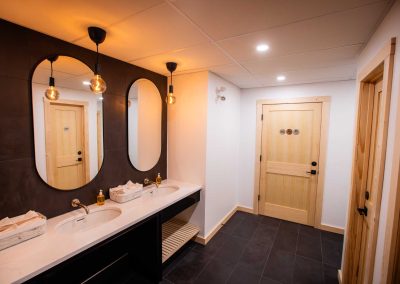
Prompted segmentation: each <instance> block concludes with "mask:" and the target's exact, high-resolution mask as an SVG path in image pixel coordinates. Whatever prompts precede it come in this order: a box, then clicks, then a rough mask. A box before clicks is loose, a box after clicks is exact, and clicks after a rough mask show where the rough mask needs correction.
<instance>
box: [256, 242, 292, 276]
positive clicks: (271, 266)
mask: <svg viewBox="0 0 400 284" xmlns="http://www.w3.org/2000/svg"><path fill="white" fill-rule="evenodd" d="M294 261H295V254H294V253H292V252H288V251H284V250H277V249H272V251H271V254H270V256H269V258H268V261H267V264H266V266H265V269H264V273H263V277H266V278H270V279H273V280H276V281H279V282H282V283H291V282H292V279H293V271H294Z"/></svg>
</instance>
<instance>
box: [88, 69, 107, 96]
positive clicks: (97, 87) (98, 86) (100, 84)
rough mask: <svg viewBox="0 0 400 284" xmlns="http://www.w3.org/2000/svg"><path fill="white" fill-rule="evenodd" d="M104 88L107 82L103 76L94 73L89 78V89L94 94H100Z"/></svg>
mask: <svg viewBox="0 0 400 284" xmlns="http://www.w3.org/2000/svg"><path fill="white" fill-rule="evenodd" d="M106 89H107V84H106V82H105V81H104V80H103V78H101V76H100V75H98V74H96V75H94V76H93V78H92V79H91V80H90V90H91V91H92V92H93V93H95V94H98V95H101V94H102V93H104V92H105V91H106Z"/></svg>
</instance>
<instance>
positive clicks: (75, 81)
mask: <svg viewBox="0 0 400 284" xmlns="http://www.w3.org/2000/svg"><path fill="white" fill-rule="evenodd" d="M54 58H56V60H54ZM49 59H51V60H54V61H53V62H52V64H51V62H50V60H49ZM51 69H52V70H51ZM50 77H53V78H54V79H53V80H54V88H56V89H57V91H58V93H59V96H58V98H57V99H55V100H50V99H48V97H46V95H45V94H46V92H48V89H49V88H50V87H51V85H52V84H51V81H52V79H50V80H49V78H50ZM91 77H93V71H92V70H91V69H90V68H89V67H88V66H87V65H86V64H85V63H83V62H81V61H80V60H78V59H75V58H73V57H69V56H63V55H59V56H53V57H49V58H48V59H44V60H43V61H41V62H40V63H39V64H38V65H37V66H36V68H35V70H34V72H33V75H32V80H31V84H32V94H31V95H32V113H33V130H34V146H35V164H36V170H37V172H38V174H39V176H40V177H41V179H42V180H43V181H44V182H46V183H47V184H48V185H49V186H51V187H53V188H55V189H60V190H73V189H77V188H80V187H82V186H84V185H86V184H88V183H89V182H90V181H92V180H93V179H94V178H95V177H96V175H97V174H98V172H99V171H100V168H101V166H102V163H103V159H104V144H103V97H102V95H96V94H94V93H93V92H91V91H90V86H89V85H88V82H90V79H91Z"/></svg>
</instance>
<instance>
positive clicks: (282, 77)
mask: <svg viewBox="0 0 400 284" xmlns="http://www.w3.org/2000/svg"><path fill="white" fill-rule="evenodd" d="M276 80H277V81H279V82H282V81H285V80H286V77H285V76H284V75H279V76H277V77H276Z"/></svg>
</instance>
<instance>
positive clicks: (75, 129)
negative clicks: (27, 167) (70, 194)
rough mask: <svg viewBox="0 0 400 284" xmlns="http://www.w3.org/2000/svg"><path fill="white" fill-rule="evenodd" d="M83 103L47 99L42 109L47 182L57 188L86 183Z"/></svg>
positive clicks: (67, 187)
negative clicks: (47, 102)
mask: <svg viewBox="0 0 400 284" xmlns="http://www.w3.org/2000/svg"><path fill="white" fill-rule="evenodd" d="M83 131H84V110H83V106H79V105H65V104H58V103H54V102H51V103H49V104H48V106H47V111H46V157H47V175H48V183H49V184H50V185H51V186H54V187H56V188H59V189H73V188H78V187H81V186H83V185H84V184H86V181H85V180H86V179H85V177H86V173H85V168H86V167H85V164H84V163H85V162H86V161H85V158H84V157H85V155H84V153H83V151H84V149H85V147H84V142H85V141H84V134H83Z"/></svg>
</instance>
